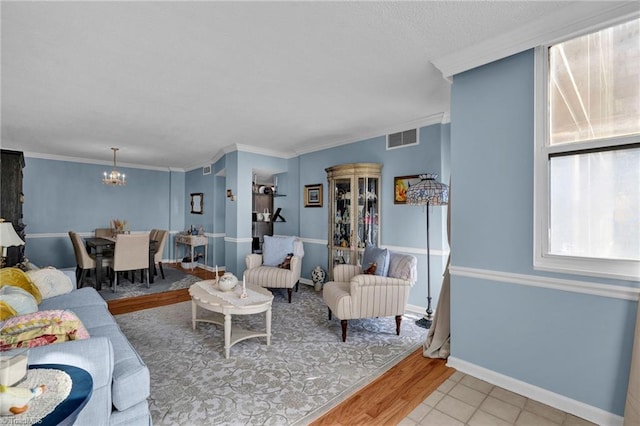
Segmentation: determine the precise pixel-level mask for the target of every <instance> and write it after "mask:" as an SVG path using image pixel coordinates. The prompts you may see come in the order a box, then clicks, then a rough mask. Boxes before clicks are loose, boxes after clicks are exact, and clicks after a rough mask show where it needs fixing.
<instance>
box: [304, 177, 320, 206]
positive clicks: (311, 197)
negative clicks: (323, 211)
mask: <svg viewBox="0 0 640 426" xmlns="http://www.w3.org/2000/svg"><path fill="white" fill-rule="evenodd" d="M304 206H305V207H322V184H321V183H315V184H313V185H305V186H304Z"/></svg>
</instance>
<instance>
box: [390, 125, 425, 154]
mask: <svg viewBox="0 0 640 426" xmlns="http://www.w3.org/2000/svg"><path fill="white" fill-rule="evenodd" d="M417 144H418V129H411V130H405V131H404V132H398V133H393V134H390V135H387V149H393V148H400V147H403V146H409V145H417Z"/></svg>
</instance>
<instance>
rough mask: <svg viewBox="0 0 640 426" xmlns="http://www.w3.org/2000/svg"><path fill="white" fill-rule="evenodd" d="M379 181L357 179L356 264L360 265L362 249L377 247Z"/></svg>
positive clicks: (365, 178)
mask: <svg viewBox="0 0 640 426" xmlns="http://www.w3.org/2000/svg"><path fill="white" fill-rule="evenodd" d="M378 183H379V179H378V178H375V177H373V178H370V177H361V178H358V212H357V217H358V222H357V223H358V234H357V241H356V246H357V248H358V262H357V263H358V264H359V265H361V264H362V256H363V254H364V248H365V247H366V246H367V245H368V244H372V245H378V219H379V218H378V216H379V210H378V209H379V204H378V190H379V184H378Z"/></svg>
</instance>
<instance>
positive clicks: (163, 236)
mask: <svg viewBox="0 0 640 426" xmlns="http://www.w3.org/2000/svg"><path fill="white" fill-rule="evenodd" d="M152 231H154V230H152ZM155 231H156V232H155V235H153V236H151V235H150V236H149V239H150V240H155V241H157V244H158V245H157V246H156V253H155V255H154V256H153V269H154V271H153V272H154V274H156V275H157V274H158V273H157V272H156V270H155V267H156V264H158V269H160V274H161V275H162V279H163V280H164V269H162V252H163V251H164V245H165V243H166V242H167V235H169V231H165V230H161V229H155Z"/></svg>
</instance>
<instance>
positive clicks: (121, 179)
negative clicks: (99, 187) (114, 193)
mask: <svg viewBox="0 0 640 426" xmlns="http://www.w3.org/2000/svg"><path fill="white" fill-rule="evenodd" d="M111 149H112V150H113V170H111V173H107V172H104V173H103V177H102V183H104V184H105V185H126V184H127V182H126V180H125V176H124V173H120V172H119V171H118V169H117V168H116V152H118V148H111Z"/></svg>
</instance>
